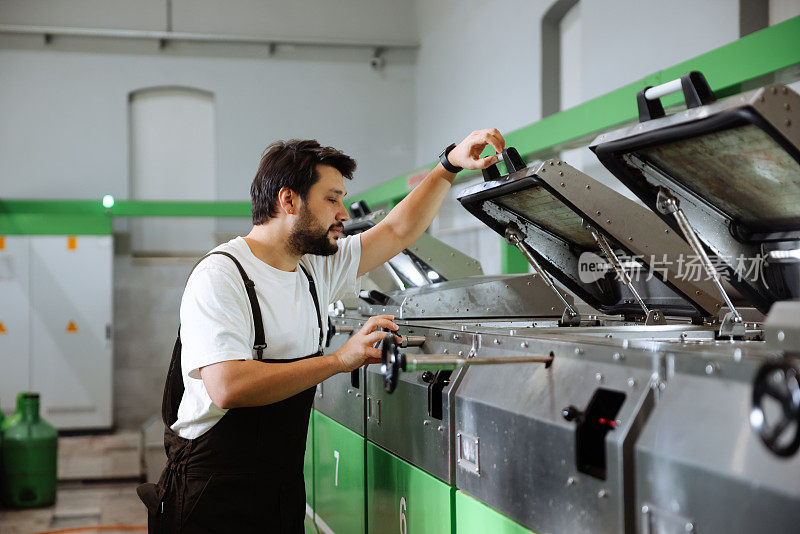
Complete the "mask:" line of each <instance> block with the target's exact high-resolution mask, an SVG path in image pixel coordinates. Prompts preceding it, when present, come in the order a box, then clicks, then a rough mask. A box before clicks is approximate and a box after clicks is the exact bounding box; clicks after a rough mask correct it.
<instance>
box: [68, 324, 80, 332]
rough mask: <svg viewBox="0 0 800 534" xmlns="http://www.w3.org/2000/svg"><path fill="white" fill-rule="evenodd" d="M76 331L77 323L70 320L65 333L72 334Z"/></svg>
mask: <svg viewBox="0 0 800 534" xmlns="http://www.w3.org/2000/svg"><path fill="white" fill-rule="evenodd" d="M77 331H78V325H76V324H75V321H70V322H69V324H68V325H67V333H68V334H73V333H75V332H77Z"/></svg>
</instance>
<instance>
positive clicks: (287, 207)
mask: <svg viewBox="0 0 800 534" xmlns="http://www.w3.org/2000/svg"><path fill="white" fill-rule="evenodd" d="M299 198H300V197H299V195H298V194H297V193H295V192H294V191H292V190H291V189H289V188H288V187H281V190H280V191H278V209H279V210H280V211H281V212H283V213H288V214H289V215H293V214H295V213H297V209H298V208H299V204H298V199H299Z"/></svg>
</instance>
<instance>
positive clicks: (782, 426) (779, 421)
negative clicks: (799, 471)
mask: <svg viewBox="0 0 800 534" xmlns="http://www.w3.org/2000/svg"><path fill="white" fill-rule="evenodd" d="M794 363H796V360H795V361H793V360H792V359H791V358H781V359H777V360H771V361H768V362H766V363H764V364H763V365H762V366H761V368H760V369H759V370H758V373H756V378H755V381H754V382H753V408H752V410H751V412H750V425H751V426H752V427H753V430H755V431H756V432H757V433H758V436H759V437H760V438H761V441H763V442H764V445H766V447H767V448H768V449H769V450H770V451H772V452H773V453H775V454H776V455H778V456H782V457H789V456H792V455H793V454H794V453H796V452H797V450H798V448H800V370H798V368H797V367H796V366H795V365H794ZM767 398H771V399H772V401H773V403H774V402H777V404H778V405H779V406H780V411H781V415H780V416H778V417H777V418H776V417H772V419H776V420H775V421H769V420H768V419H770V414H768V413H767V411H766V410H765V407H764V402H765V401H766V400H767ZM791 432H793V434H792V433H791ZM787 435H788V437H787Z"/></svg>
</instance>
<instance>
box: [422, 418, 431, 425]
mask: <svg viewBox="0 0 800 534" xmlns="http://www.w3.org/2000/svg"><path fill="white" fill-rule="evenodd" d="M430 424H431V422H430V421H428V420H427V419H425V420H424V421H423V422H422V426H428V425H430Z"/></svg>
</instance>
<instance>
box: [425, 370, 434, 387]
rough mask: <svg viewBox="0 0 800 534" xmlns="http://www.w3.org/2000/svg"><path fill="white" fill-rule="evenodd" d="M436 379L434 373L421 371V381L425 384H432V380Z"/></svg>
mask: <svg viewBox="0 0 800 534" xmlns="http://www.w3.org/2000/svg"><path fill="white" fill-rule="evenodd" d="M435 379H436V375H435V374H433V373H432V372H431V371H424V372H423V373H422V381H423V382H425V383H426V384H433V381H434V380H435Z"/></svg>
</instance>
